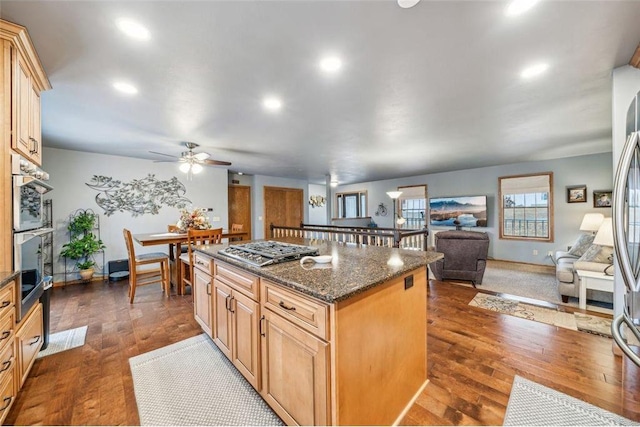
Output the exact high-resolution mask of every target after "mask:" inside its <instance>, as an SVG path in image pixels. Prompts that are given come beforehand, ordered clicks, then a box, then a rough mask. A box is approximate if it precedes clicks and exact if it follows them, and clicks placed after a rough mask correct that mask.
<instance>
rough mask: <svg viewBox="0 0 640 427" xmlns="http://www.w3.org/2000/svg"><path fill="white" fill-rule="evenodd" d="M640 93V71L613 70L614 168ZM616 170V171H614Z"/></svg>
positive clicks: (618, 290) (620, 291) (618, 294)
mask: <svg viewBox="0 0 640 427" xmlns="http://www.w3.org/2000/svg"><path fill="white" fill-rule="evenodd" d="M638 91H640V70H638V69H637V68H633V67H630V66H628V65H625V66H623V67H619V68H616V69H615V70H613V99H612V118H611V120H612V123H613V132H612V140H613V158H612V163H613V168H617V167H618V162H619V160H620V154H622V149H623V148H624V144H625V142H626V124H627V110H628V109H629V105H630V104H631V101H632V100H633V98H634V97H635V96H636V94H637V93H638ZM614 170H615V169H614ZM614 262H615V263H616V273H615V277H614V286H615V292H614V301H613V311H614V312H615V314H616V315H619V314H622V311H623V308H624V299H623V295H624V294H625V292H626V288H625V285H624V281H623V280H622V275H621V274H620V269H619V268H618V266H617V260H614Z"/></svg>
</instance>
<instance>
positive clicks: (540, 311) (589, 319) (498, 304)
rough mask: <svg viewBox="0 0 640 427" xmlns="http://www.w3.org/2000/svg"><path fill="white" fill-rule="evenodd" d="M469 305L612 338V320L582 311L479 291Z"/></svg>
mask: <svg viewBox="0 0 640 427" xmlns="http://www.w3.org/2000/svg"><path fill="white" fill-rule="evenodd" d="M469 305H471V306H474V307H479V308H483V309H485V310H491V311H497V312H498V313H502V314H508V315H511V316H516V317H521V318H523V319H528V320H534V321H536V322H542V323H546V324H548V325H554V326H558V327H561V328H566V329H572V330H574V331H583V332H589V333H592V334H596V335H602V336H605V337H609V338H611V320H610V319H605V318H604V317H598V316H591V315H588V314H582V313H565V312H562V311H558V310H557V309H551V308H547V307H540V306H537V305H533V304H526V303H523V302H521V301H517V300H512V299H508V298H503V297H499V296H495V295H489V294H484V293H481V292H478V293H477V294H476V296H475V297H473V299H472V300H471V302H469Z"/></svg>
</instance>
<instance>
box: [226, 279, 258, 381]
mask: <svg viewBox="0 0 640 427" xmlns="http://www.w3.org/2000/svg"><path fill="white" fill-rule="evenodd" d="M232 297H233V299H232V305H231V306H232V310H233V313H232V315H233V316H232V331H233V335H232V342H233V358H232V360H231V361H232V362H233V364H234V365H235V366H236V368H238V370H239V371H240V373H241V374H242V375H244V377H245V378H246V379H247V381H249V383H251V385H252V386H253V387H254V388H255V389H256V390H260V375H259V372H260V371H259V369H260V350H259V347H258V346H259V345H260V338H259V337H260V332H259V331H258V329H259V327H260V305H259V304H258V303H257V302H255V301H254V300H252V299H251V298H249V297H247V296H245V295H242V294H241V293H240V292H235V291H234V292H233V294H232Z"/></svg>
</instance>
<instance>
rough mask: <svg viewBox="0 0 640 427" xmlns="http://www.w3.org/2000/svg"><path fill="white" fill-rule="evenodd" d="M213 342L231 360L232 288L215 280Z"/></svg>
mask: <svg viewBox="0 0 640 427" xmlns="http://www.w3.org/2000/svg"><path fill="white" fill-rule="evenodd" d="M213 287H214V290H213V316H214V318H213V324H212V325H211V326H212V332H213V342H214V343H216V345H217V346H218V348H219V349H220V351H222V353H224V355H225V356H227V358H228V359H229V360H231V312H230V311H229V309H228V307H229V302H230V301H231V288H230V287H229V286H227V285H225V284H224V283H222V282H221V281H219V280H217V279H214V280H213Z"/></svg>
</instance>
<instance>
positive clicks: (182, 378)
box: [129, 334, 283, 426]
mask: <svg viewBox="0 0 640 427" xmlns="http://www.w3.org/2000/svg"><path fill="white" fill-rule="evenodd" d="M129 365H130V366H131V374H132V376H133V388H134V392H135V396H136V403H137V404H138V413H139V415H140V425H143V426H144V425H181V426H186V425H225V426H227V425H228V426H231V425H266V426H268V425H283V423H282V421H281V420H280V418H278V416H277V415H276V414H275V413H274V412H273V411H272V410H271V408H269V406H268V405H267V404H266V402H265V401H264V400H263V399H262V398H261V397H260V395H259V394H258V393H257V392H256V391H255V390H254V389H253V387H251V385H250V384H249V383H248V382H247V381H246V380H245V379H244V378H243V377H242V375H241V374H240V373H239V372H238V371H237V370H236V368H235V367H234V366H233V365H232V364H231V362H229V360H228V359H227V358H226V357H225V356H224V355H223V354H222V353H221V352H220V350H218V348H217V347H216V346H215V344H214V343H213V342H212V341H211V339H209V337H207V336H206V335H205V334H202V335H198V336H195V337H193V338H189V339H186V340H184V341H180V342H178V343H175V344H172V345H169V346H167V347H163V348H160V349H158V350H154V351H151V352H149V353H145V354H141V355H139V356H136V357H132V358H130V359H129Z"/></svg>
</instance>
